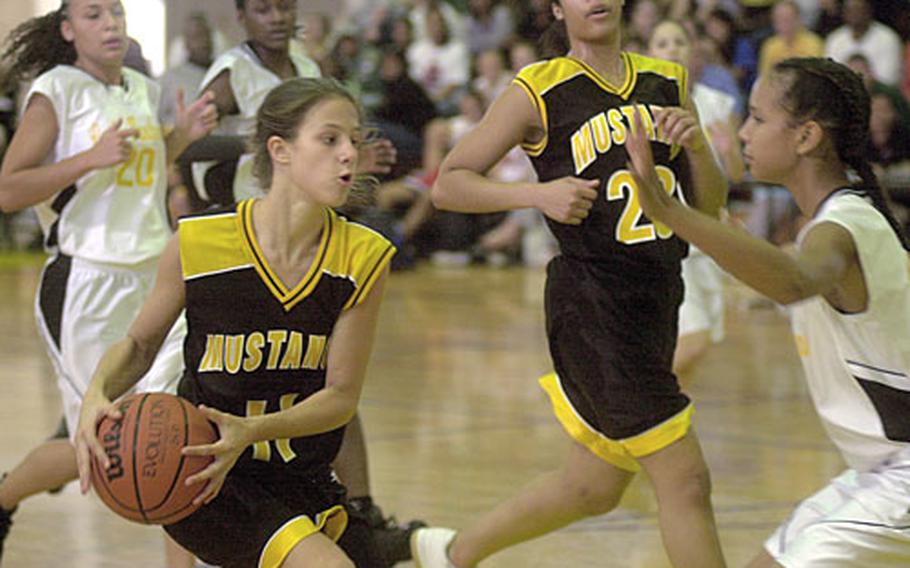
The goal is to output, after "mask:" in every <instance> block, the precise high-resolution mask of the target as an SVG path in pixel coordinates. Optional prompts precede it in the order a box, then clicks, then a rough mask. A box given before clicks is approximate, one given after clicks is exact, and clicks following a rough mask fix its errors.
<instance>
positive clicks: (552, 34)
mask: <svg viewBox="0 0 910 568" xmlns="http://www.w3.org/2000/svg"><path fill="white" fill-rule="evenodd" d="M554 4H555V5H557V6H558V5H559V0H552V1H551V2H550V8H551V9H552V7H553V5H554ZM539 48H540V54H541V56H543V57H544V58H546V59H552V58H554V57H562V56H564V55H565V54H567V53H569V48H570V45H569V31H568V29H567V28H566V22H565V20H557V19H555V18H553V21H552V22H550V27H548V28H547V29H546V30H545V31H544V32H543V34H541V36H540V43H539Z"/></svg>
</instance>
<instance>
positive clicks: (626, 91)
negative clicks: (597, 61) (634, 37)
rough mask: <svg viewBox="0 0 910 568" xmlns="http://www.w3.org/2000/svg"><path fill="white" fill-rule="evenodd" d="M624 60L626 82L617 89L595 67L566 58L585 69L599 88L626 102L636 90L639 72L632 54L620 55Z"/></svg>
mask: <svg viewBox="0 0 910 568" xmlns="http://www.w3.org/2000/svg"><path fill="white" fill-rule="evenodd" d="M620 57H621V58H622V63H623V67H624V68H625V71H626V81H625V83H623V84H622V86H620V87H616V86H615V85H613V84H612V83H610V82H609V81H607V80H606V79H604V78H603V76H602V75H601V74H600V73H598V72H597V71H596V70H595V69H594V68H593V67H591V66H590V65H588V64H587V63H585V62H584V61H582V60H581V59H576V58H574V57H566V58H565V59H567V60H569V61H571V62H573V63H575V64H576V65H578V66H579V67H581V68H582V69H584V71H585V74H586V75H587V76H588V77H590V78H591V80H593V81H594V82H595V83H596V84H597V86H598V87H600V88H601V89H603V90H604V91H606V92H608V93H611V94H613V95H617V96H620V97H622V98H623V100H626V99H628V98H629V95H631V94H632V91H633V90H634V89H635V84H636V79H637V78H638V77H637V76H638V71H637V70H636V64H635V60H634V59H633V58H632V57H630V54H629V53H627V52H625V51H623V52H622V53H620Z"/></svg>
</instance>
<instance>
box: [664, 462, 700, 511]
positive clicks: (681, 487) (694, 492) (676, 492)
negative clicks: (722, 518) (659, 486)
mask: <svg viewBox="0 0 910 568" xmlns="http://www.w3.org/2000/svg"><path fill="white" fill-rule="evenodd" d="M672 485H673V486H672V487H668V488H667V490H666V491H661V492H660V493H659V494H658V500H659V501H661V502H664V503H666V502H667V501H668V500H672V501H674V502H676V503H679V504H686V505H695V506H705V505H706V504H710V501H711V474H710V473H709V472H708V469H707V468H706V467H702V468H693V469H691V470H687V471H685V472H684V473H682V474H680V475H679V476H678V478H677V479H676V480H675V482H674V483H673V484H672Z"/></svg>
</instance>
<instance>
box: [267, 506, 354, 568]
mask: <svg viewBox="0 0 910 568" xmlns="http://www.w3.org/2000/svg"><path fill="white" fill-rule="evenodd" d="M347 525H348V514H347V513H346V512H345V510H344V507H342V506H341V505H335V506H334V507H332V508H331V509H327V510H325V511H323V512H321V513H319V514H318V515H316V521H315V522H313V520H312V519H310V518H309V517H307V516H306V515H301V516H299V517H295V518H293V519H291V520H290V521H288V522H286V523H285V524H284V525H283V526H282V527H281V528H280V529H278V530H277V531H275V534H273V535H272V538H270V539H269V541H268V542H267V543H266V545H265V547H263V549H262V555H261V556H260V557H259V568H278V567H279V566H281V564H282V563H283V562H284V559H285V558H287V556H288V554H290V553H291V550H293V549H294V547H295V546H297V544H299V543H300V541H301V540H303V539H305V538H306V537H308V536H310V535H312V534H315V533H317V532H320V531H321V532H324V533H325V535H326V536H327V537H329V538H331V539H332V540H333V541H337V540H338V539H339V538H340V537H341V535H342V533H344V529H345V528H346V527H347Z"/></svg>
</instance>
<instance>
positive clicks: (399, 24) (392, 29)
mask: <svg viewBox="0 0 910 568" xmlns="http://www.w3.org/2000/svg"><path fill="white" fill-rule="evenodd" d="M389 42H390V43H391V47H392V49H394V50H395V51H400V52H401V53H407V51H408V48H410V47H411V45H412V44H413V43H414V27H413V26H412V25H411V20H410V19H409V18H407V17H404V16H399V17H396V18H393V19H392V20H391V21H390V22H389Z"/></svg>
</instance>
